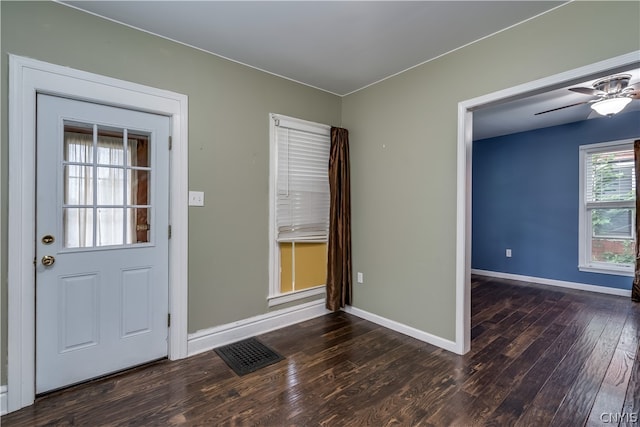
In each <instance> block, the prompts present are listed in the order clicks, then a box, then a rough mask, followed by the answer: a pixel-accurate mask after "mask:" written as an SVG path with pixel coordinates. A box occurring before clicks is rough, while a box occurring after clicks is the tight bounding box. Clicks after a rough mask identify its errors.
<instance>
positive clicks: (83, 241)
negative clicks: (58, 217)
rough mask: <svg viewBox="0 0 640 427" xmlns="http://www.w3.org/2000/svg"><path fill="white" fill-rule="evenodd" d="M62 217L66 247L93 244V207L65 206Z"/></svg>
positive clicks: (82, 246) (83, 246)
mask: <svg viewBox="0 0 640 427" xmlns="http://www.w3.org/2000/svg"><path fill="white" fill-rule="evenodd" d="M62 217H63V223H64V247H65V248H87V247H92V246H93V208H65V209H63V212H62Z"/></svg>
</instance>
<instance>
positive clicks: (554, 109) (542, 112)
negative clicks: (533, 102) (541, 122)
mask: <svg viewBox="0 0 640 427" xmlns="http://www.w3.org/2000/svg"><path fill="white" fill-rule="evenodd" d="M590 102H591V101H584V102H576V103H575V104H570V105H565V106H564V107H558V108H553V109H551V110H547V111H540V112H539V113H535V114H534V116H538V115H540V114H545V113H550V112H552V111H558V110H562V109H563V108H569V107H575V106H576V105H582V104H589V103H590Z"/></svg>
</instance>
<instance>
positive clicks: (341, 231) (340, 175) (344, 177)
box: [327, 127, 352, 311]
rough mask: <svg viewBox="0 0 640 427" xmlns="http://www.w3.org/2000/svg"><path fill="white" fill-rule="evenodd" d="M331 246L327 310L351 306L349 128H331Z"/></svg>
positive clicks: (328, 267)
mask: <svg viewBox="0 0 640 427" xmlns="http://www.w3.org/2000/svg"><path fill="white" fill-rule="evenodd" d="M329 189H330V208H329V247H328V254H327V258H328V260H327V309H329V310H331V311H338V310H340V308H341V307H344V306H345V305H351V299H352V284H351V277H352V274H351V184H350V172H349V131H347V129H343V128H336V127H332V128H331V152H330V154H329Z"/></svg>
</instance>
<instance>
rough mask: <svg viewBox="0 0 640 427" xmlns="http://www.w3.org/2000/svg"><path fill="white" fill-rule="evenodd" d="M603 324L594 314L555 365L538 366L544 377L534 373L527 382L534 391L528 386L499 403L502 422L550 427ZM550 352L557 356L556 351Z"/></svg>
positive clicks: (598, 336) (600, 314)
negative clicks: (529, 382)
mask: <svg viewBox="0 0 640 427" xmlns="http://www.w3.org/2000/svg"><path fill="white" fill-rule="evenodd" d="M607 321H608V316H607V315H603V314H602V313H596V315H595V316H594V317H593V318H592V319H591V321H590V322H589V324H588V325H587V327H586V328H585V329H584V330H583V331H582V332H581V334H580V336H579V337H578V339H577V340H576V341H575V343H574V344H573V345H572V346H571V347H570V348H568V349H562V351H560V352H559V353H557V354H556V357H557V356H560V355H562V353H564V355H563V357H562V359H561V361H559V363H557V364H548V366H549V368H545V367H544V366H542V365H540V370H544V374H542V375H541V373H539V372H535V374H534V375H531V376H530V378H528V379H529V381H532V382H536V383H537V384H536V387H531V386H529V387H527V389H528V390H526V392H524V393H518V394H517V396H516V397H509V398H507V399H506V400H505V402H503V404H502V405H501V406H502V408H500V409H501V411H500V412H501V415H502V417H501V418H502V421H504V420H512V419H514V418H515V420H517V419H518V418H520V420H521V422H526V423H528V424H530V425H550V424H551V420H552V419H553V417H554V416H555V414H556V411H557V410H558V406H559V405H560V404H561V402H562V401H563V400H564V398H565V396H566V395H567V393H568V391H569V389H570V388H571V385H572V384H573V382H574V381H575V379H576V377H577V376H578V375H579V372H580V370H581V369H582V367H583V365H584V363H585V361H586V360H587V359H588V358H589V356H590V355H591V352H592V351H593V348H594V347H595V345H596V343H597V341H598V339H599V338H600V335H601V334H602V332H603V330H604V329H605V326H606V324H607ZM553 352H554V353H555V352H557V348H554V349H553ZM550 354H551V353H550ZM537 365H538V364H537ZM550 370H551V372H549V371H550ZM542 379H544V380H545V382H544V386H542V387H541V388H539V385H540V382H541V380H542Z"/></svg>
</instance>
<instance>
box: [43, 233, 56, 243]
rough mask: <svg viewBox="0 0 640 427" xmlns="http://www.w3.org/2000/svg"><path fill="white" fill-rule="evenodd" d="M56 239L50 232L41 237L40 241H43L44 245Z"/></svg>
mask: <svg viewBox="0 0 640 427" xmlns="http://www.w3.org/2000/svg"><path fill="white" fill-rule="evenodd" d="M55 240H56V239H55V238H54V237H53V236H52V235H51V234H47V235H46V236H43V237H42V243H44V244H45V245H50V244H52V243H53V242H54V241H55Z"/></svg>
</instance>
